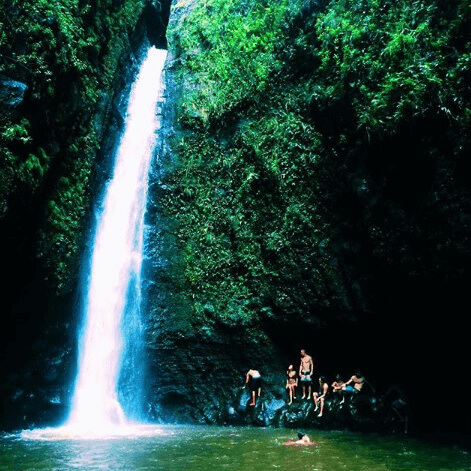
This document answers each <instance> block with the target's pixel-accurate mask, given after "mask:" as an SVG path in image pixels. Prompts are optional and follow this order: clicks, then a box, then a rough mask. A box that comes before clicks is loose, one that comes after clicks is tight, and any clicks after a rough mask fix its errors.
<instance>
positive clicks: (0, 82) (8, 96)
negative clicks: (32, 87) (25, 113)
mask: <svg viewBox="0 0 471 471" xmlns="http://www.w3.org/2000/svg"><path fill="white" fill-rule="evenodd" d="M27 89H28V85H26V84H25V83H23V82H18V81H17V80H12V79H10V78H8V77H5V76H2V75H0V117H1V118H12V117H14V116H15V114H16V112H17V110H18V108H19V106H20V105H21V103H23V100H24V98H25V94H26V90H27Z"/></svg>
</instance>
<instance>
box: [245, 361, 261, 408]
mask: <svg viewBox="0 0 471 471" xmlns="http://www.w3.org/2000/svg"><path fill="white" fill-rule="evenodd" d="M245 384H247V385H248V386H249V388H250V391H251V395H252V402H251V403H250V404H249V405H250V406H254V405H255V401H256V398H257V396H258V397H260V393H261V392H262V376H261V375H260V372H259V371H258V370H254V369H250V370H249V371H247V374H246V375H245ZM257 393H258V394H257Z"/></svg>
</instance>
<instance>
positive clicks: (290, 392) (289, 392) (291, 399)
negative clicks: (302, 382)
mask: <svg viewBox="0 0 471 471" xmlns="http://www.w3.org/2000/svg"><path fill="white" fill-rule="evenodd" d="M288 394H289V403H288V404H291V403H292V402H293V385H291V384H289V385H288Z"/></svg>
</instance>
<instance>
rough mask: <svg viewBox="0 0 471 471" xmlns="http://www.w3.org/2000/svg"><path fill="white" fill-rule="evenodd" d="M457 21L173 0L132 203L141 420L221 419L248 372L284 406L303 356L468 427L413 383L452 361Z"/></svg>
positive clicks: (440, 12)
mask: <svg viewBox="0 0 471 471" xmlns="http://www.w3.org/2000/svg"><path fill="white" fill-rule="evenodd" d="M469 26H470V10H469V8H468V7H467V6H466V2H457V3H455V4H454V5H453V6H451V5H450V4H448V3H446V2H441V1H434V2H429V3H427V4H419V3H417V2H415V3H413V4H410V2H402V1H400V2H392V1H366V0H365V1H358V2H354V4H352V2H346V1H340V0H338V1H330V2H327V1H314V0H313V1H303V2H292V1H283V0H279V1H275V2H264V1H252V0H247V1H218V0H213V1H210V2H205V3H199V2H191V1H180V2H176V3H175V4H174V7H173V10H172V16H171V23H170V28H169V33H168V41H169V46H170V58H169V64H168V69H167V86H168V89H167V90H168V93H167V96H168V101H167V105H166V111H165V112H166V115H167V119H168V121H169V122H170V123H171V125H170V126H169V127H167V128H166V129H167V131H166V143H165V146H164V152H163V154H164V157H163V162H164V164H163V165H162V167H161V168H160V169H159V170H158V171H157V174H158V175H157V176H156V183H155V184H154V185H153V186H152V193H153V195H154V204H153V206H152V208H151V209H150V213H149V224H150V226H151V227H152V228H153V229H152V231H154V232H152V234H153V236H152V237H150V239H152V242H150V251H151V253H161V254H162V253H163V254H164V255H163V256H162V257H161V258H159V259H158V261H156V259H153V262H151V261H149V264H148V270H149V276H148V278H149V279H150V280H152V281H150V284H149V287H148V290H149V298H148V303H149V307H148V309H147V310H146V311H147V312H148V313H149V316H150V317H149V322H148V324H147V325H148V337H149V339H150V341H149V345H150V347H151V352H150V353H149V356H150V362H149V363H150V364H151V365H152V366H151V372H150V373H151V374H150V378H153V379H150V380H149V385H150V389H149V394H150V396H149V398H150V401H149V402H150V403H154V404H155V405H156V409H155V410H154V412H153V413H154V414H155V416H156V417H158V418H160V419H162V420H188V421H195V420H196V421H199V422H203V423H205V422H209V423H211V422H214V421H222V422H224V420H228V419H227V413H226V412H227V410H228V409H230V408H231V407H233V406H234V404H235V403H237V401H238V400H239V398H240V394H241V389H240V388H241V386H242V385H243V379H244V375H245V372H246V371H247V369H248V368H250V367H252V366H258V368H259V369H260V370H261V371H262V373H263V374H264V375H265V378H266V387H265V389H264V397H265V400H266V404H272V403H273V401H285V400H286V392H285V391H284V374H285V371H286V368H287V366H288V365H289V364H290V363H294V364H295V367H297V365H298V364H299V349H300V348H306V349H307V350H308V351H309V352H311V354H312V355H313V356H314V359H315V363H316V375H319V374H325V375H326V376H327V377H328V379H329V381H331V380H332V379H333V377H334V375H335V374H336V373H340V374H342V376H343V377H349V376H350V374H351V372H352V371H353V370H354V369H356V368H359V369H361V370H362V371H363V373H364V374H365V376H366V377H367V378H368V379H369V380H370V382H371V383H373V384H374V386H375V388H376V390H377V392H378V394H379V395H381V394H384V393H385V391H386V390H387V389H388V388H389V386H391V385H392V384H394V383H398V384H400V385H401V386H402V387H403V389H405V390H406V394H407V395H408V398H409V401H410V403H411V407H412V415H413V418H414V421H415V422H416V423H417V426H418V428H420V429H423V430H432V431H433V430H443V431H450V430H458V431H468V432H469V429H470V422H469V409H468V407H467V406H466V404H463V403H462V402H459V401H458V402H456V401H446V403H440V402H438V401H437V397H436V395H435V394H433V393H427V392H426V391H425V386H421V384H424V383H425V384H427V388H428V387H431V388H432V389H434V388H438V389H440V388H441V386H443V385H444V384H446V382H448V381H453V380H454V379H457V378H459V377H460V376H461V375H462V367H463V360H464V358H465V357H466V347H465V344H466V339H465V337H466V333H465V331H464V330H463V325H464V322H465V318H466V312H467V311H468V310H469V299H468V295H467V286H468V285H469V282H470V265H469V263H470V245H469V240H470V226H469V218H470V215H471V212H470V210H471V208H470V180H469V178H468V177H467V175H468V174H469V151H470V134H469V126H468V125H469V112H468V111H467V110H469V103H470V93H469V87H468V85H467V83H468V80H469V73H470V72H469V65H470V64H469V52H470V49H469V48H470V38H469V32H468V31H469ZM157 182H158V183H157ZM156 221H159V222H158V224H156ZM156 227H159V229H158V230H157V231H155V228H156ZM159 246H164V247H167V249H168V250H169V248H170V247H173V249H172V250H169V251H168V252H167V254H165V252H160V250H159ZM172 254H173V255H174V256H172ZM164 286H171V289H169V290H166V289H163V287H164ZM156 300H157V302H155V301H156ZM445 411H446V412H445ZM442 412H443V413H442Z"/></svg>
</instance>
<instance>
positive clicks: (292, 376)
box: [286, 365, 298, 405]
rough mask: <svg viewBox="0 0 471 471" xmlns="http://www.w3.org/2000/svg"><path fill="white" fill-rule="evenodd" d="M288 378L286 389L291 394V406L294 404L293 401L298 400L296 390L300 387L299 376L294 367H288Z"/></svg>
mask: <svg viewBox="0 0 471 471" xmlns="http://www.w3.org/2000/svg"><path fill="white" fill-rule="evenodd" d="M287 375H288V377H287V378H286V389H287V390H288V394H289V403H288V404H289V405H291V404H292V403H293V399H296V388H297V387H298V375H297V373H296V370H295V369H294V367H293V365H289V367H288V373H287Z"/></svg>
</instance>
